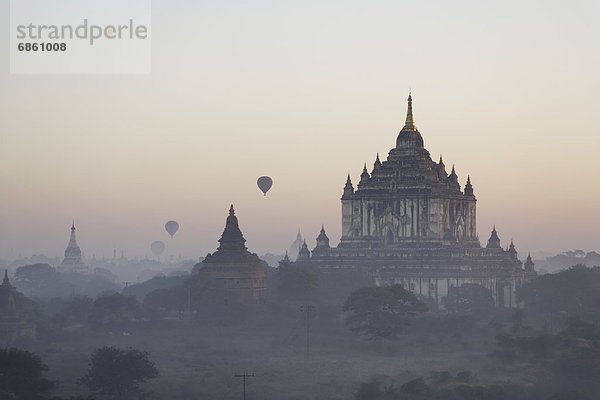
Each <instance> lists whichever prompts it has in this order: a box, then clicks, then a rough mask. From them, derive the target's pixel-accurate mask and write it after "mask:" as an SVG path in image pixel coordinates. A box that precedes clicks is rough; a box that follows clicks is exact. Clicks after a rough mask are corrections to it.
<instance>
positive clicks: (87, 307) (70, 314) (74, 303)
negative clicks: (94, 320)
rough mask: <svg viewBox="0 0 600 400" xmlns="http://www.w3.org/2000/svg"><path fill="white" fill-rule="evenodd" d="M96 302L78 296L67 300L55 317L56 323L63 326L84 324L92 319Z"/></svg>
mask: <svg viewBox="0 0 600 400" xmlns="http://www.w3.org/2000/svg"><path fill="white" fill-rule="evenodd" d="M93 307H94V300H92V299H91V298H90V297H87V296H76V297H74V298H73V299H71V300H67V301H65V302H64V304H63V305H62V306H61V308H60V311H59V312H58V313H56V315H55V316H54V321H55V322H57V323H59V324H60V325H62V326H68V325H71V324H78V323H84V322H86V321H87V319H88V318H89V317H90V314H91V312H92V309H93Z"/></svg>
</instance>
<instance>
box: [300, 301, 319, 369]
mask: <svg viewBox="0 0 600 400" xmlns="http://www.w3.org/2000/svg"><path fill="white" fill-rule="evenodd" d="M315 310H316V307H315V306H313V305H310V304H306V305H302V306H300V312H303V313H306V359H307V360H308V359H309V358H310V312H311V311H315Z"/></svg>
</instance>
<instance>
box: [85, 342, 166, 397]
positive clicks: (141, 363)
mask: <svg viewBox="0 0 600 400" xmlns="http://www.w3.org/2000/svg"><path fill="white" fill-rule="evenodd" d="M89 366H90V368H89V370H88V371H87V373H86V374H85V375H84V376H83V377H82V378H81V380H80V381H81V383H82V384H83V385H84V386H86V387H87V388H88V389H90V390H91V391H92V392H94V393H95V394H98V395H100V396H105V397H107V398H109V399H114V400H125V399H127V400H130V399H138V398H141V397H142V396H143V394H144V393H143V392H142V390H141V387H140V385H141V384H142V383H144V382H146V381H147V380H148V379H152V378H155V377H157V376H158V370H157V369H156V367H155V366H154V363H153V362H152V361H151V360H150V359H149V357H148V353H144V352H142V351H139V350H136V349H131V348H130V349H126V350H121V349H117V348H114V347H102V348H99V349H96V350H94V352H93V353H92V356H91V360H90V363H89Z"/></svg>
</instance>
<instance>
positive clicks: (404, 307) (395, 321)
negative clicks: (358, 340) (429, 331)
mask: <svg viewBox="0 0 600 400" xmlns="http://www.w3.org/2000/svg"><path fill="white" fill-rule="evenodd" d="M343 311H344V312H346V313H348V315H347V316H346V318H345V321H344V322H345V323H346V325H348V326H349V327H350V329H351V330H352V331H354V332H358V333H361V334H364V335H366V336H367V337H369V338H371V339H397V337H398V334H399V333H400V332H402V331H403V330H404V329H405V328H406V326H407V324H408V318H409V317H413V316H415V315H416V314H417V313H420V312H425V311H427V306H425V304H424V303H423V302H422V301H421V300H419V299H418V298H417V296H415V295H414V294H413V293H412V292H410V291H408V290H406V289H404V288H403V287H402V285H392V286H380V287H366V288H362V289H358V290H356V291H355V292H353V293H352V294H351V295H350V296H349V297H348V299H346V302H345V303H344V307H343Z"/></svg>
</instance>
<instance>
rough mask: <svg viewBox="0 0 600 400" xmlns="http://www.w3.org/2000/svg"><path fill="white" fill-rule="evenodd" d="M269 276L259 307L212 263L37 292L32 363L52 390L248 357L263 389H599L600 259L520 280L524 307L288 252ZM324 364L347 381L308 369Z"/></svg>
mask: <svg viewBox="0 0 600 400" xmlns="http://www.w3.org/2000/svg"><path fill="white" fill-rule="evenodd" d="M107 275H108V274H107ZM64 278H65V277H64V276H63V275H62V274H61V273H59V272H57V271H56V270H54V269H53V268H52V267H50V266H47V265H46V266H28V268H24V269H21V270H19V274H18V278H17V277H16V275H15V278H14V282H15V285H23V286H27V287H29V288H31V290H33V289H35V290H39V291H45V290H48V289H47V288H48V287H51V286H52V285H55V284H56V282H61V281H62V280H63V279H64ZM108 279H110V275H108ZM268 279H269V280H270V282H271V284H270V285H269V292H268V295H267V303H266V304H265V305H263V306H262V307H259V308H256V309H251V308H248V307H242V306H233V305H227V306H226V305H223V304H220V303H218V302H215V301H214V293H213V292H211V291H210V290H208V289H207V288H208V286H207V285H206V282H204V281H203V278H201V276H200V275H198V274H197V273H188V274H177V275H173V276H156V277H152V278H150V279H149V280H147V281H144V282H140V283H136V284H130V285H128V286H126V287H123V286H121V288H122V289H121V290H115V291H106V292H103V293H98V294H97V295H96V296H81V295H75V296H73V295H72V291H71V293H70V295H68V296H64V297H55V298H46V300H42V299H41V298H38V300H37V301H38V304H39V308H40V311H39V316H38V339H37V341H29V342H25V341H23V342H20V343H19V346H21V347H23V348H24V349H26V351H28V353H27V354H28V355H29V358H31V359H33V360H36V359H37V361H33V362H29V365H31V366H33V367H32V371H33V373H32V374H31V375H29V376H30V377H29V378H27V379H33V380H34V381H35V380H39V381H38V383H39V385H38V386H37V387H38V388H39V393H38V394H39V398H40V399H50V398H56V399H63V398H65V399H68V398H71V399H75V398H86V396H92V397H93V398H96V399H102V398H114V399H118V398H119V396H121V394H119V393H128V394H127V396H129V397H121V398H132V399H133V398H138V397H139V398H141V397H142V396H145V398H148V399H163V398H174V399H178V398H182V399H183V398H196V397H200V398H202V397H205V398H223V399H235V398H239V395H240V393H241V392H240V391H241V387H240V386H239V382H238V381H236V380H235V379H234V378H233V374H234V373H238V372H240V370H242V371H243V370H248V371H250V372H253V373H254V374H255V378H253V379H254V380H252V381H250V382H249V385H250V386H249V387H248V390H249V391H250V393H252V395H253V396H252V397H253V398H263V399H266V400H268V399H273V400H275V399H291V398H296V397H294V395H293V394H292V393H293V392H294V393H302V395H301V396H300V397H303V398H314V397H316V396H318V398H320V399H327V400H342V399H374V400H377V399H385V400H395V399H402V400H404V399H419V400H420V399H423V400H424V399H428V400H430V399H432V400H436V399H444V400H447V399H457V400H458V399H460V400H463V399H477V400H496V399H498V400H501V399H502V400H503V399H506V398H510V399H511V400H513V399H514V400H521V399H523V400H525V399H530V398H536V399H542V400H555V399H558V398H565V399H593V398H596V396H598V395H599V394H600V385H598V384H597V383H596V382H597V381H598V379H597V378H598V377H600V347H599V346H600V334H599V332H600V325H598V321H600V314H599V313H600V298H598V293H599V292H600V290H599V288H600V269H599V268H596V267H592V268H588V267H586V266H583V265H576V266H573V267H571V268H569V269H566V270H564V271H561V272H559V273H556V274H546V275H541V276H539V277H537V278H535V279H534V280H532V281H531V282H530V283H528V284H526V285H524V286H523V287H522V288H521V289H520V290H519V292H518V296H519V301H521V308H518V309H502V308H498V307H495V306H494V304H493V299H492V298H491V292H490V291H489V290H488V289H486V288H484V287H482V286H479V285H476V284H471V283H466V284H463V285H461V286H458V287H454V286H452V287H450V290H449V292H448V295H447V296H445V298H443V299H442V302H441V304H440V305H436V304H435V302H433V303H432V300H431V299H429V298H426V297H419V296H417V295H415V294H413V293H412V292H410V291H408V290H407V289H405V288H403V287H402V286H401V285H392V286H380V287H375V286H373V285H372V284H371V283H370V281H369V280H368V279H366V278H365V277H364V276H361V275H360V274H356V272H348V273H340V274H338V275H336V276H335V277H334V278H333V277H332V276H331V275H328V274H323V273H319V272H318V271H315V270H312V269H310V268H304V266H303V265H302V264H301V263H298V264H292V263H287V262H285V261H282V262H281V263H280V265H279V268H271V269H269V270H268ZM44 280H45V281H44ZM82 282H89V280H88V281H82ZM82 284H83V283H82ZM46 285H47V286H46ZM307 305H310V306H311V307H313V309H314V310H313V312H311V314H310V315H309V316H308V317H309V318H308V320H307V315H306V313H302V312H301V307H303V306H307ZM307 329H308V331H307ZM307 335H308V339H309V340H308V342H309V345H310V354H311V357H310V361H308V364H306V363H307V361H306V346H307ZM3 351H4V352H5V353H6V352H9V351H11V350H8V349H5V350H3ZM19 351H25V350H19ZM3 354H4V353H3ZM36 354H39V356H37V355H36ZM36 357H37V358H36ZM282 357H283V358H282ZM42 359H43V360H44V362H42V361H41V360H42ZM258 360H260V361H258ZM281 360H285V364H284V365H285V366H283V365H281V364H278V363H279V362H281ZM240 363H241V365H243V366H242V367H239V365H240ZM2 365H3V364H2V363H0V367H1V366H2ZM4 365H5V364H4ZM13 365H14V364H13ZM46 365H47V366H48V367H46ZM357 365H360V367H357ZM363 366H364V367H363ZM432 366H434V367H432ZM122 367H123V368H125V369H124V370H121V369H120V368H122ZM163 369H164V370H166V371H170V372H168V373H166V375H165V374H163V373H162V371H163ZM288 369H289V370H290V372H289V373H287V372H286V370H288ZM159 370H161V373H160V374H158V371H159ZM35 371H37V372H35ZM274 371H276V372H274ZM310 371H312V372H313V373H318V374H320V376H330V379H331V382H332V383H331V384H330V385H326V386H322V387H321V386H318V387H315V386H314V385H312V384H309V383H308V382H312V380H313V379H314V376H312V375H311V372H310ZM11 373H14V372H10V371H5V372H3V373H2V374H3V375H2V376H6V377H8V376H10V374H11ZM113 373H115V374H118V379H117V378H115V377H112V375H111V374H113ZM136 374H138V375H136ZM175 377H177V378H175ZM0 378H1V377H0ZM119 379H123V380H124V381H119ZM198 379H201V380H202V382H206V383H205V384H202V385H200V384H199V383H196V381H197V380H198ZM13 382H15V381H14V380H12V379H11V380H10V381H9V380H2V379H0V390H2V391H3V392H0V393H2V394H5V393H11V394H10V396H13V397H14V398H18V397H15V396H16V394H15V393H16V392H15V390H19V389H18V388H15V387H14V386H11V385H12V384H13ZM183 382H186V383H183ZM109 383H114V384H115V386H110V384H109ZM35 387H36V384H30V385H27V388H28V390H29V389H31V390H33V389H34V388H35ZM117 387H118V389H117ZM288 393H289V394H288ZM7 396H8V395H7ZM53 396H54V397H53ZM56 396H59V397H56ZM557 396H558V397H557ZM7 398H11V397H7ZM25 398H27V397H25Z"/></svg>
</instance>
